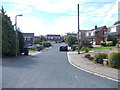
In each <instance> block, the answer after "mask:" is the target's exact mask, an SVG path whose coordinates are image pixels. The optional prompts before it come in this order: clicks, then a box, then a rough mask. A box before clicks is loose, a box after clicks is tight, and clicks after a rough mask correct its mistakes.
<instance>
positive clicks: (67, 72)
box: [2, 44, 118, 88]
mask: <svg viewBox="0 0 120 90" xmlns="http://www.w3.org/2000/svg"><path fill="white" fill-rule="evenodd" d="M59 46H60V44H55V45H53V48H51V49H50V50H48V51H45V52H42V53H40V54H37V55H34V56H26V57H21V58H19V59H17V60H14V61H12V62H9V63H5V64H3V68H2V76H3V77H2V79H3V80H2V86H3V88H117V87H118V83H117V82H115V81H111V80H108V79H106V78H102V77H98V76H95V75H92V74H89V73H86V72H84V71H82V70H80V69H77V68H76V67H74V66H72V65H71V64H70V63H69V62H68V58H67V53H66V52H60V51H59Z"/></svg>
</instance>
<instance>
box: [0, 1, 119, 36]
mask: <svg viewBox="0 0 120 90" xmlns="http://www.w3.org/2000/svg"><path fill="white" fill-rule="evenodd" d="M119 1H120V0H109V2H108V0H1V1H0V2H2V6H3V7H4V9H5V11H7V15H8V16H10V17H11V20H12V22H13V24H14V21H15V16H16V15H18V14H23V16H22V17H18V18H17V20H18V27H20V29H21V31H22V32H26V33H35V35H46V34H65V33H67V32H75V33H76V32H77V4H79V6H80V29H81V30H90V29H93V28H94V26H95V25H97V26H98V27H100V26H103V25H106V26H107V27H109V26H112V25H113V24H114V23H115V22H116V21H118V2H119Z"/></svg>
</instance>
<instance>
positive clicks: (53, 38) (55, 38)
mask: <svg viewBox="0 0 120 90" xmlns="http://www.w3.org/2000/svg"><path fill="white" fill-rule="evenodd" d="M47 40H48V41H61V36H60V35H56V34H48V35H47Z"/></svg>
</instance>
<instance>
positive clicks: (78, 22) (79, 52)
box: [78, 4, 80, 54]
mask: <svg viewBox="0 0 120 90" xmlns="http://www.w3.org/2000/svg"><path fill="white" fill-rule="evenodd" d="M79 28H80V26H79V4H78V54H80V29H79Z"/></svg>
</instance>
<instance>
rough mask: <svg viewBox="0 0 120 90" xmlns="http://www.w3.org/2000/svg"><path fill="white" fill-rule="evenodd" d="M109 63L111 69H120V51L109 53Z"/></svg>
mask: <svg viewBox="0 0 120 90" xmlns="http://www.w3.org/2000/svg"><path fill="white" fill-rule="evenodd" d="M108 63H109V66H110V67H113V68H120V51H110V52H109V53H108Z"/></svg>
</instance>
